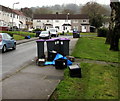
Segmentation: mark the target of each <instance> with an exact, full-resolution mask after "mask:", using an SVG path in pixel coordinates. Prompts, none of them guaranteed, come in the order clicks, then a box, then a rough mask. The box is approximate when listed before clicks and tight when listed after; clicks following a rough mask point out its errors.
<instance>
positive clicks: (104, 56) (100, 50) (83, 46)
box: [72, 37, 119, 62]
mask: <svg viewBox="0 0 120 101" xmlns="http://www.w3.org/2000/svg"><path fill="white" fill-rule="evenodd" d="M109 47H110V46H109V45H107V44H105V38H102V37H82V38H80V39H79V40H78V42H77V44H76V46H75V48H74V50H73V52H72V55H73V56H75V57H78V58H81V59H93V60H102V61H107V62H119V61H118V58H119V54H118V52H115V51H110V50H109Z"/></svg>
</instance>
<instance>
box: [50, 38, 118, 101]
mask: <svg viewBox="0 0 120 101" xmlns="http://www.w3.org/2000/svg"><path fill="white" fill-rule="evenodd" d="M109 47H110V46H109V45H106V44H105V38H102V37H82V38H80V39H79V40H78V42H77V44H76V46H75V48H74V50H73V52H72V55H73V56H75V57H77V58H79V59H90V60H94V61H95V60H102V61H106V62H108V61H109V62H111V64H107V63H106V64H104V63H103V64H102V61H101V63H99V62H93V63H85V62H78V63H80V67H81V71H82V72H81V73H82V78H72V77H70V75H69V69H68V68H67V69H65V70H64V79H63V80H62V81H61V82H60V83H59V85H58V86H57V88H56V90H55V92H54V93H53V95H52V96H51V98H50V100H60V99H64V100H71V101H72V100H76V99H77V100H80V99H88V100H90V99H118V97H119V94H118V90H119V89H118V88H119V87H118V86H119V85H118V84H119V83H118V78H119V72H118V71H119V68H118V65H117V64H113V62H116V63H118V52H114V51H110V50H109Z"/></svg>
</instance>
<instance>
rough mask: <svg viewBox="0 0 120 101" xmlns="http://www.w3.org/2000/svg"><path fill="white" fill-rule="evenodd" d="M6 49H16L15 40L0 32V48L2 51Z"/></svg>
mask: <svg viewBox="0 0 120 101" xmlns="http://www.w3.org/2000/svg"><path fill="white" fill-rule="evenodd" d="M8 49H13V50H15V49H16V40H14V38H13V37H11V36H10V35H9V34H7V33H0V50H1V51H2V53H4V52H6V51H7V50H8Z"/></svg>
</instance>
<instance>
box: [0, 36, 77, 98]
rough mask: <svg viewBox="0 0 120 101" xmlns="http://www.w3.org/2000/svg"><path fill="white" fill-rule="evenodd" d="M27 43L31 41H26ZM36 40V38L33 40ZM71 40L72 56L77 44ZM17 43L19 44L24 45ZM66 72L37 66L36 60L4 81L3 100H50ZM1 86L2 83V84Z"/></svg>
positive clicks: (75, 40) (50, 67)
mask: <svg viewBox="0 0 120 101" xmlns="http://www.w3.org/2000/svg"><path fill="white" fill-rule="evenodd" d="M26 40H27V41H28V40H29V41H30V39H26ZM32 40H36V38H33V39H31V41H32ZM77 40H78V39H77V38H74V39H73V38H71V41H70V54H71V52H72V50H73V48H74V46H75V44H76V42H77ZM24 42H25V40H24V41H17V44H21V43H24ZM62 79H64V71H63V70H57V69H55V67H54V66H52V65H50V66H37V65H36V62H35V60H34V61H32V62H31V63H30V64H29V65H28V66H26V67H24V68H22V69H21V70H20V71H18V72H16V73H15V74H14V75H12V76H10V77H8V78H6V79H4V80H3V81H2V95H1V96H2V99H44V100H48V99H49V98H50V96H51V94H52V93H53V92H54V90H55V89H56V87H57V85H58V84H59V83H60V81H61V80H62ZM0 84H1V82H0Z"/></svg>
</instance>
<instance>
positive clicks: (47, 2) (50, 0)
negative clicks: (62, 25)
mask: <svg viewBox="0 0 120 101" xmlns="http://www.w3.org/2000/svg"><path fill="white" fill-rule="evenodd" d="M89 1H96V2H98V3H100V4H110V0H0V4H1V5H3V6H6V7H10V8H12V5H13V3H15V2H20V3H19V4H16V5H15V6H14V7H15V8H23V7H36V6H39V7H41V6H51V5H55V4H59V5H62V4H68V3H75V4H77V5H79V4H85V3H87V2H89Z"/></svg>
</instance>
